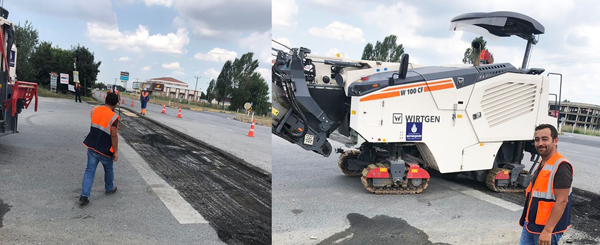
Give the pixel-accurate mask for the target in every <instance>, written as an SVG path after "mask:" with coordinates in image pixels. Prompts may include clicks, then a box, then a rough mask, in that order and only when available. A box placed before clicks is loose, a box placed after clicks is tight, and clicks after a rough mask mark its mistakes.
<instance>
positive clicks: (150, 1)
mask: <svg viewBox="0 0 600 245" xmlns="http://www.w3.org/2000/svg"><path fill="white" fill-rule="evenodd" d="M144 3H145V4H146V6H148V7H150V6H152V5H158V6H166V7H171V6H172V5H173V0H144Z"/></svg>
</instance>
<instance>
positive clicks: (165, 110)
mask: <svg viewBox="0 0 600 245" xmlns="http://www.w3.org/2000/svg"><path fill="white" fill-rule="evenodd" d="M162 114H167V104H163V111H162Z"/></svg>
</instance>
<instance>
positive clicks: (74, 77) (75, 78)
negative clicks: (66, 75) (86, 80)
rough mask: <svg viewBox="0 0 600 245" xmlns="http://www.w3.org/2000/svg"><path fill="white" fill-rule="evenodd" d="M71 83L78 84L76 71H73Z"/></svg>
mask: <svg viewBox="0 0 600 245" xmlns="http://www.w3.org/2000/svg"><path fill="white" fill-rule="evenodd" d="M73 82H74V83H78V82H79V72H78V71H73Z"/></svg>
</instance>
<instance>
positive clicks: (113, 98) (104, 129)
mask: <svg viewBox="0 0 600 245" xmlns="http://www.w3.org/2000/svg"><path fill="white" fill-rule="evenodd" d="M118 102H119V97H118V96H117V95H116V94H115V93H107V94H106V100H105V102H104V105H102V106H97V107H95V108H92V109H91V110H90V116H91V117H92V125H91V126H90V132H89V133H88V135H87V137H86V138H85V140H84V141H83V144H84V145H85V146H86V147H87V148H88V151H87V157H88V159H87V168H86V169H85V174H84V175H83V182H82V184H81V196H80V197H79V205H81V206H84V205H86V204H88V203H89V197H90V193H91V191H92V184H93V183H94V177H95V176H96V168H97V167H98V162H101V163H102V166H103V167H104V190H105V192H104V193H105V194H107V195H109V194H113V193H115V192H116V191H117V187H116V186H113V179H114V171H113V162H116V161H117V160H118V159H119V150H118V149H119V147H118V142H119V136H118V132H117V131H118V130H119V115H118V114H116V113H115V112H114V110H115V107H116V106H117V103H118Z"/></svg>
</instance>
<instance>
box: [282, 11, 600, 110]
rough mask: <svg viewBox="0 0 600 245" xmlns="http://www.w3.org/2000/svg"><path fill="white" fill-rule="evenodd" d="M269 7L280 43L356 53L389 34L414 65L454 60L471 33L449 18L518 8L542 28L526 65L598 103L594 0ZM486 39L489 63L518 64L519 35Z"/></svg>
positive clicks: (570, 93) (599, 55) (554, 89)
mask: <svg viewBox="0 0 600 245" xmlns="http://www.w3.org/2000/svg"><path fill="white" fill-rule="evenodd" d="M272 8H273V20H272V21H273V30H272V35H273V39H275V40H277V41H280V42H282V43H284V44H286V45H288V46H293V47H299V46H303V47H307V48H309V49H311V50H312V51H313V54H317V55H335V54H336V53H340V52H341V53H343V54H344V55H345V56H346V57H349V58H351V59H360V57H361V54H362V51H363V48H364V46H365V45H366V44H367V42H370V43H373V44H374V43H375V42H376V41H377V40H383V38H384V37H385V36H388V35H390V34H395V35H396V36H398V43H401V44H403V45H404V50H405V52H406V53H409V54H410V59H411V62H413V63H416V64H421V65H443V64H457V63H461V60H462V57H463V54H464V52H465V49H466V48H468V47H470V43H471V41H472V40H473V39H474V38H475V37H477V35H476V34H472V33H469V32H453V31H450V30H449V27H450V20H451V19H452V18H453V17H455V16H458V15H460V14H464V13H469V12H493V11H513V12H519V13H522V14H525V15H528V16H530V17H532V18H534V19H536V20H537V21H539V22H540V23H541V24H542V25H543V26H544V27H545V29H546V32H545V34H542V35H541V36H540V41H539V43H538V44H537V45H535V46H534V47H533V53H532V57H531V59H530V63H529V67H541V68H545V69H546V73H547V72H556V73H562V74H563V91H562V98H563V99H569V100H571V101H572V102H582V103H591V104H597V105H600V96H599V95H598V91H600V83H599V82H597V81H596V80H597V77H598V74H597V71H598V70H600V45H598V44H597V43H598V40H600V18H596V17H595V16H597V13H596V12H597V10H598V9H600V2H597V1H567V0H549V1H537V0H536V1H518V0H505V1H474V0H465V1H441V0H440V1H388V0H372V1H366V0H278V1H273V6H272ZM486 40H487V41H488V43H487V47H488V49H489V50H490V51H491V52H492V53H493V54H494V58H495V62H496V63H498V62H509V63H511V64H513V65H514V66H516V67H520V66H521V63H522V60H523V54H524V51H525V45H526V41H525V40H523V39H521V38H518V37H511V38H500V39H497V40H495V41H494V40H490V39H486ZM273 46H274V47H280V46H279V45H277V44H273ZM546 73H544V74H543V75H546ZM558 81H559V80H558V79H557V78H554V77H552V78H551V86H550V90H551V93H558V91H559V82H558ZM552 99H553V97H552Z"/></svg>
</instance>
